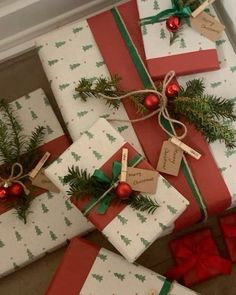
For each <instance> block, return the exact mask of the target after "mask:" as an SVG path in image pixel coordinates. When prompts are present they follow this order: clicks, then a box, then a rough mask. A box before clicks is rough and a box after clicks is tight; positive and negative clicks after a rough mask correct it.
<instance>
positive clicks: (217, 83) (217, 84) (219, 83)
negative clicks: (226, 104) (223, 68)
mask: <svg viewBox="0 0 236 295" xmlns="http://www.w3.org/2000/svg"><path fill="white" fill-rule="evenodd" d="M221 84H222V82H214V83H211V87H212V88H216V87H219V86H220V85H221Z"/></svg>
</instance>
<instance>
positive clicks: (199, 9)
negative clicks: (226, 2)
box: [191, 0, 215, 17]
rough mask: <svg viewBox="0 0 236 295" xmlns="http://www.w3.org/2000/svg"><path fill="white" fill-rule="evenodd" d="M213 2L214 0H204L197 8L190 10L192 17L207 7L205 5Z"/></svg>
mask: <svg viewBox="0 0 236 295" xmlns="http://www.w3.org/2000/svg"><path fill="white" fill-rule="evenodd" d="M213 2H215V0H206V1H205V2H203V3H202V4H201V5H200V6H199V7H198V8H197V9H195V10H194V11H193V12H192V14H191V15H192V17H197V16H198V15H199V14H200V13H201V12H203V11H204V9H206V8H207V6H209V5H211V4H212V3H213Z"/></svg>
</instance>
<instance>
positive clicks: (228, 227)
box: [219, 213, 236, 262]
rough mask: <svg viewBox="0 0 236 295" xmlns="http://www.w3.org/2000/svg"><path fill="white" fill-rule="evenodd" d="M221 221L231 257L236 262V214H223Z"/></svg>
mask: <svg viewBox="0 0 236 295" xmlns="http://www.w3.org/2000/svg"><path fill="white" fill-rule="evenodd" d="M219 222H220V227H221V230H222V233H223V236H224V240H225V245H226V247H227V249H228V253H229V255H230V259H231V260H232V261H233V262H236V214H235V213H232V214H229V215H226V216H223V217H221V218H220V219H219Z"/></svg>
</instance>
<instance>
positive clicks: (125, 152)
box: [120, 148, 128, 182]
mask: <svg viewBox="0 0 236 295" xmlns="http://www.w3.org/2000/svg"><path fill="white" fill-rule="evenodd" d="M127 171H128V149H127V148H123V149H122V159H121V174H120V181H122V182H126V179H127Z"/></svg>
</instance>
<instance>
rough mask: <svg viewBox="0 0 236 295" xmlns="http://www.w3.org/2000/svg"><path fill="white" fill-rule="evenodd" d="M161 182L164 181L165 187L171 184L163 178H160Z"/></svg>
mask: <svg viewBox="0 0 236 295" xmlns="http://www.w3.org/2000/svg"><path fill="white" fill-rule="evenodd" d="M162 182H163V183H164V185H165V186H166V187H167V188H170V187H171V184H170V183H169V181H167V180H166V179H165V178H162Z"/></svg>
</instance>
